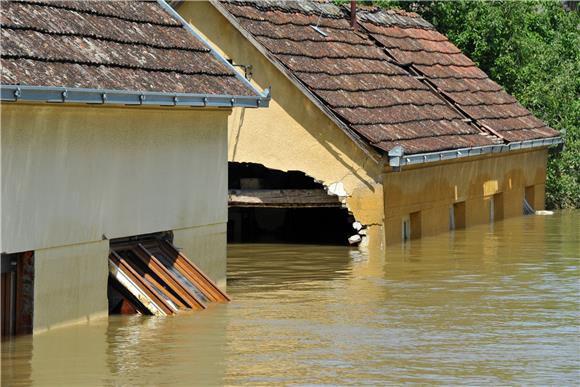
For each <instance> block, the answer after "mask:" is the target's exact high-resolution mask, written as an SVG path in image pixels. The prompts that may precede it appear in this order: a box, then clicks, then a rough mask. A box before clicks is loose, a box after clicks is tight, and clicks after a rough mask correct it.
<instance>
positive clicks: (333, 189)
mask: <svg viewBox="0 0 580 387" xmlns="http://www.w3.org/2000/svg"><path fill="white" fill-rule="evenodd" d="M328 193H329V194H330V195H336V196H341V197H345V196H348V193H346V190H345V189H344V184H342V183H341V182H338V183H332V184H331V185H329V186H328Z"/></svg>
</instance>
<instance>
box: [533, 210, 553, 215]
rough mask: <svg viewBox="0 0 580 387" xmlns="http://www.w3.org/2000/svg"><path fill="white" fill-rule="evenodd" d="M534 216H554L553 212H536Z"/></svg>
mask: <svg viewBox="0 0 580 387" xmlns="http://www.w3.org/2000/svg"><path fill="white" fill-rule="evenodd" d="M536 215H554V211H545V210H539V211H536Z"/></svg>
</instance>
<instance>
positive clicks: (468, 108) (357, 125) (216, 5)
mask: <svg viewBox="0 0 580 387" xmlns="http://www.w3.org/2000/svg"><path fill="white" fill-rule="evenodd" d="M173 6H174V8H175V9H176V10H177V11H178V12H179V13H180V14H181V15H182V16H183V17H184V19H186V20H187V21H188V22H189V23H190V24H191V25H192V27H193V28H194V29H196V30H197V31H199V32H200V33H201V34H203V35H204V36H205V37H206V38H207V39H208V40H209V41H210V42H211V43H212V44H213V46H214V47H215V48H216V49H217V50H219V51H220V52H221V53H222V54H223V55H224V56H225V57H226V58H228V59H229V60H230V62H232V63H233V65H234V66H235V67H236V68H237V69H238V71H239V72H240V73H243V74H244V75H245V77H247V78H249V79H251V81H252V83H253V84H254V85H255V86H256V87H258V88H260V89H262V90H264V89H266V88H267V87H269V86H272V88H273V90H274V91H275V93H274V96H273V100H272V102H271V104H270V107H269V108H268V109H258V110H248V109H245V108H236V109H234V113H233V114H232V115H231V116H230V117H229V139H228V159H229V161H230V177H229V179H230V207H232V208H230V226H231V229H232V230H231V231H232V233H233V234H234V235H236V234H238V235H239V236H238V237H237V238H235V239H238V240H243V239H244V237H243V234H244V232H243V231H244V228H257V229H258V231H260V232H261V233H262V234H263V233H264V232H265V231H268V230H275V229H278V230H281V231H280V234H283V235H289V234H291V233H292V232H293V231H292V229H293V228H294V226H295V227H296V228H297V230H298V231H297V232H298V233H299V234H300V233H304V234H307V235H309V236H311V237H313V238H314V239H315V238H316V237H317V236H318V235H319V233H321V232H322V231H324V230H327V229H331V230H332V229H335V228H336V227H340V230H341V231H340V232H344V231H342V230H343V229H344V224H345V222H352V221H356V222H355V223H354V224H355V226H356V228H357V229H358V230H360V231H359V233H360V234H363V236H364V235H367V236H368V240H367V242H368V241H370V242H372V243H373V244H375V243H376V244H379V245H380V244H384V243H387V244H391V243H400V242H401V241H406V240H408V239H412V238H419V237H422V236H429V235H434V234H437V233H441V232H444V231H447V230H450V229H455V228H462V227H466V226H470V225H475V224H482V223H488V222H493V221H496V220H499V219H502V218H507V217H514V216H520V215H522V214H523V213H524V207H526V208H527V209H528V211H533V210H534V209H536V210H537V209H542V208H543V206H544V190H545V179H546V162H547V155H548V147H549V146H550V145H553V144H558V143H560V142H561V139H560V137H559V133H558V132H557V131H556V130H553V129H551V128H549V127H548V126H546V124H545V123H544V122H542V121H540V120H539V119H537V118H536V117H534V116H533V115H532V114H531V113H530V112H529V111H528V110H526V109H525V108H524V107H522V106H521V105H520V104H519V103H518V102H517V101H516V100H515V99H514V97H512V96H511V95H509V94H508V93H506V92H505V91H504V90H503V89H502V87H500V86H499V85H498V84H497V83H495V82H494V81H492V80H491V79H490V78H489V77H488V76H487V75H486V74H485V73H484V72H483V71H482V70H480V69H479V68H478V67H477V66H476V64H475V63H474V62H472V61H471V60H470V59H469V58H467V57H466V56H465V55H463V54H462V53H461V51H460V50H459V49H458V48H457V47H456V46H454V45H453V44H452V43H451V42H450V41H449V40H448V39H447V38H446V37H445V36H444V35H442V34H441V33H439V32H437V31H436V29H435V28H434V27H433V26H432V25H431V24H429V23H428V22H426V21H425V20H424V19H422V18H421V17H419V16H418V15H416V14H413V13H407V12H403V11H398V10H382V9H379V8H376V7H357V6H356V3H355V2H351V4H344V5H341V6H339V5H336V4H334V3H333V2H330V1H328V2H324V1H320V2H319V1H300V2H296V1H274V0H266V1H217V0H211V1H209V2H179V1H176V2H173ZM325 196H330V198H329V197H325ZM337 202H339V203H340V204H337ZM341 205H342V206H343V208H341ZM344 206H346V209H347V211H346V212H344V211H343V213H342V215H341V214H339V213H338V212H337V211H341V210H344ZM329 208H330V209H329ZM297 211H302V212H301V215H300V216H299V217H298V218H296V216H294V215H292V214H294V213H297ZM333 211H334V212H333ZM308 214H309V215H308ZM290 215H292V216H290ZM349 215H350V216H351V218H350V219H348V216H349ZM341 217H342V218H341ZM290 218H292V219H294V220H296V219H298V221H290V220H289V219H290ZM341 219H342V220H341ZM325 220H326V221H325ZM289 224H290V226H289ZM310 224H315V225H316V228H315V229H313V230H308V231H307V232H305V231H303V227H305V225H310ZM240 225H241V226H240ZM317 230H318V231H317ZM294 231H296V230H294ZM348 232H350V233H351V234H352V233H355V232H356V231H355V230H352V228H351V229H350V231H348ZM273 235H274V237H275V234H273ZM355 236H356V235H355ZM343 240H345V239H343ZM359 240H360V238H359ZM353 241H354V242H356V241H357V239H356V238H354V240H353ZM373 241H374V242H373Z"/></svg>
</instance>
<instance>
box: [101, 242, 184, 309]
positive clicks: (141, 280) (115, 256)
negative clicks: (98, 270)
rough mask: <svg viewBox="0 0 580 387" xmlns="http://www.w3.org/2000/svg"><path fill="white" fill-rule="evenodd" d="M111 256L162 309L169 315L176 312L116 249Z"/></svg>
mask: <svg viewBox="0 0 580 387" xmlns="http://www.w3.org/2000/svg"><path fill="white" fill-rule="evenodd" d="M109 258H110V259H111V260H112V261H113V263H114V264H115V265H117V266H118V267H119V269H120V270H122V271H123V273H125V274H126V275H127V276H128V277H129V278H130V279H131V280H132V281H133V282H134V283H135V284H136V285H137V286H139V288H140V289H141V290H142V291H143V292H144V293H145V294H146V295H147V297H149V298H150V299H151V300H152V301H153V302H154V303H155V304H156V305H158V306H159V308H160V309H161V310H163V312H164V313H165V314H167V315H171V314H174V310H173V308H172V307H171V306H170V305H169V304H168V303H167V302H166V301H165V300H164V299H163V298H162V297H161V296H159V294H157V292H156V291H155V289H153V287H151V285H149V284H148V283H147V282H146V281H144V278H143V277H142V276H141V275H140V274H139V273H137V272H136V271H135V269H133V268H132V267H131V265H130V264H129V263H128V262H127V261H125V260H124V259H123V258H121V256H120V255H119V254H117V253H116V252H115V251H111V254H110V255H109Z"/></svg>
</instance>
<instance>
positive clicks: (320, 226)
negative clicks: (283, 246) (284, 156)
mask: <svg viewBox="0 0 580 387" xmlns="http://www.w3.org/2000/svg"><path fill="white" fill-rule="evenodd" d="M228 180H229V181H228V188H229V195H228V198H229V211H228V243H304V244H307V243H311V244H331V245H348V238H349V237H350V236H351V235H352V234H353V233H355V231H354V230H353V228H352V223H353V222H354V220H355V219H354V217H353V216H352V215H350V214H349V212H348V210H347V209H346V208H344V206H343V205H342V203H341V202H340V200H339V198H338V197H337V196H332V195H329V194H328V193H327V192H326V190H325V188H324V186H323V185H322V184H320V183H318V182H316V181H315V180H314V179H313V178H311V177H309V176H307V175H306V174H304V173H303V172H300V171H288V172H283V171H279V170H273V169H269V168H266V167H264V166H263V165H260V164H254V163H235V162H230V163H229V179H228Z"/></svg>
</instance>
